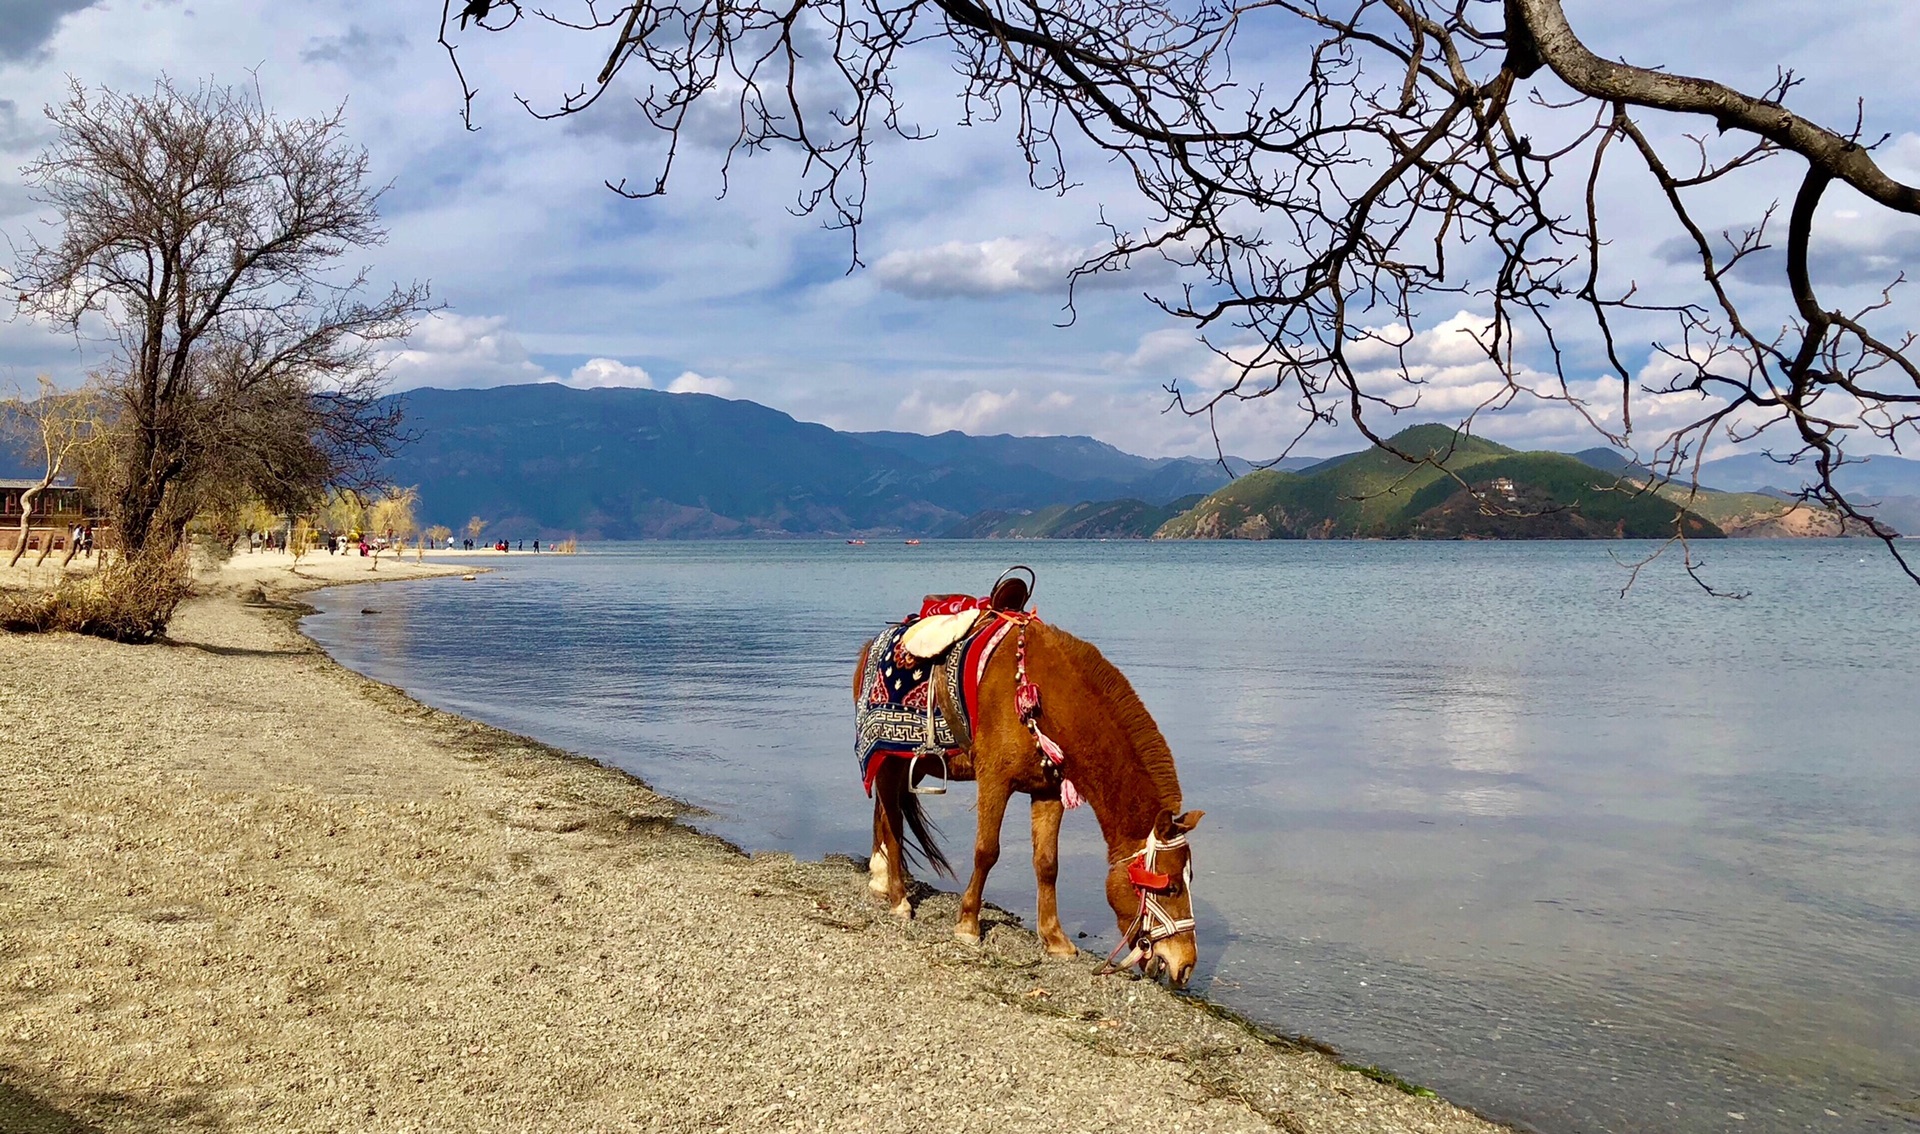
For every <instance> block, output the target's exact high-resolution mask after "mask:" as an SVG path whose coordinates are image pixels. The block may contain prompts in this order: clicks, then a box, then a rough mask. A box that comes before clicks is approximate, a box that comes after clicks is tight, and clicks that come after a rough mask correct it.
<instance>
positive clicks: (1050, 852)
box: [1033, 795, 1079, 957]
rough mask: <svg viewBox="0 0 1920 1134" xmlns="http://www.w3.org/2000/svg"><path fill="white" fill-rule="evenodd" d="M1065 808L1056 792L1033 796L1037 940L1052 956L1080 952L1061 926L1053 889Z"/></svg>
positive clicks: (1057, 895) (1058, 866) (1058, 865)
mask: <svg viewBox="0 0 1920 1134" xmlns="http://www.w3.org/2000/svg"><path fill="white" fill-rule="evenodd" d="M1066 810H1067V809H1066V808H1065V807H1063V806H1061V804H1060V797H1059V796H1058V795H1036V796H1034V797H1033V879H1034V882H1035V883H1037V886H1036V890H1037V891H1038V893H1039V898H1040V943H1041V944H1042V945H1044V946H1046V950H1047V952H1048V953H1050V954H1052V955H1053V956H1055V957H1071V956H1073V955H1075V954H1076V953H1078V952H1079V950H1078V949H1075V948H1074V947H1073V942H1071V941H1069V940H1067V935H1066V932H1065V931H1064V930H1062V929H1061V928H1060V898H1059V894H1058V893H1056V892H1055V889H1054V883H1056V882H1058V881H1059V879H1060V817H1061V816H1062V815H1064V814H1066Z"/></svg>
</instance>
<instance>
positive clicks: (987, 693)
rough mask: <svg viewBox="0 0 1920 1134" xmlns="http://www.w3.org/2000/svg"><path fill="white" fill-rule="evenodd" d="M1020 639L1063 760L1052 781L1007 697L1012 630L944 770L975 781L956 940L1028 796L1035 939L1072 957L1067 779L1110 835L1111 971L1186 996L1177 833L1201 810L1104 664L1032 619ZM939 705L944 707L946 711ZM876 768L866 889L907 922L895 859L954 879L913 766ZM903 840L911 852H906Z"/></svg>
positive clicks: (1183, 873)
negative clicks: (1063, 883) (1062, 876)
mask: <svg viewBox="0 0 1920 1134" xmlns="http://www.w3.org/2000/svg"><path fill="white" fill-rule="evenodd" d="M1016 632H1022V633H1024V634H1025V636H1026V669H1027V679H1028V680H1029V681H1031V682H1032V683H1033V684H1034V685H1035V686H1037V687H1038V688H1039V690H1040V694H1041V709H1040V715H1039V724H1040V727H1041V728H1042V729H1043V730H1044V732H1045V733H1046V735H1047V736H1049V737H1050V738H1052V739H1053V740H1054V741H1055V742H1056V743H1058V744H1059V746H1060V748H1061V749H1062V751H1063V752H1064V754H1065V760H1064V762H1063V764H1062V766H1061V768H1060V772H1059V773H1058V774H1056V773H1055V772H1052V771H1049V770H1048V769H1047V768H1046V767H1045V766H1044V764H1043V761H1042V758H1041V755H1040V753H1039V750H1038V746H1037V743H1036V741H1035V738H1034V735H1033V733H1032V732H1030V731H1029V730H1028V728H1027V726H1026V724H1025V723H1024V722H1023V721H1022V720H1021V717H1020V714H1019V711H1018V709H1017V708H1016V706H1015V700H1014V691H1015V669H1016V661H1015V656H1016V653H1017V650H1016V648H1015V643H1014V641H1013V640H1012V639H1013V634H1009V635H1008V640H1006V641H1003V642H1002V643H1001V645H1000V647H999V648H998V649H997V650H996V651H995V652H994V655H993V657H992V659H991V660H990V661H989V663H988V665H987V669H986V672H985V673H984V675H983V676H982V677H981V680H980V692H979V714H978V719H976V720H975V721H974V722H973V729H972V737H971V740H972V743H971V745H970V746H968V747H967V748H964V749H963V750H961V751H960V752H958V753H957V754H955V755H953V756H951V757H950V758H949V759H948V762H947V775H948V778H950V779H955V780H974V781H977V782H978V783H979V785H980V797H979V829H978V831H977V833H976V835H975V838H974V847H973V875H972V877H971V878H970V879H968V881H967V889H966V892H965V893H964V894H963V895H962V896H961V899H960V919H959V922H958V923H957V924H956V925H955V926H954V931H953V932H954V936H955V937H958V938H959V939H960V940H962V941H966V942H969V943H974V944H977V943H978V942H979V940H980V902H981V894H982V892H983V891H984V890H985V888H986V884H987V872H988V871H990V870H992V869H993V866H994V863H996V862H998V861H999V859H1000V823H1001V819H1002V818H1003V817H1004V816H1005V815H1006V810H1007V802H1008V800H1009V799H1010V798H1011V796H1012V794H1013V793H1014V792H1016V791H1018V792H1025V793H1026V794H1027V795H1029V796H1031V797H1032V800H1033V804H1032V819H1033V873H1034V877H1035V878H1036V879H1037V881H1038V883H1039V915H1040V917H1039V921H1040V939H1041V942H1042V943H1043V944H1044V945H1045V946H1046V950H1047V952H1048V953H1050V954H1053V955H1055V956H1062V957H1071V956H1073V955H1075V953H1076V952H1077V950H1076V949H1075V948H1074V946H1073V942H1071V941H1069V940H1068V939H1067V935H1066V933H1065V932H1063V931H1062V930H1061V928H1060V913H1059V907H1058V901H1057V897H1056V894H1055V881H1056V879H1057V878H1058V877H1059V851H1060V821H1061V817H1062V814H1063V811H1064V808H1063V805H1062V803H1061V778H1062V776H1064V777H1065V778H1066V779H1068V780H1071V781H1072V782H1073V784H1074V785H1075V787H1077V788H1078V790H1079V792H1080V794H1081V796H1082V797H1083V798H1084V799H1085V800H1086V802H1087V804H1088V805H1089V806H1091V807H1092V808H1093V813H1094V816H1095V818H1096V819H1097V820H1098V821H1099V823H1100V832H1101V834H1102V835H1104V836H1105V837H1106V842H1107V863H1108V870H1107V904H1108V905H1110V906H1112V907H1113V913H1114V918H1115V919H1116V921H1117V922H1118V924H1119V927H1120V934H1121V938H1122V942H1121V944H1122V947H1123V948H1130V949H1131V952H1130V953H1129V954H1128V956H1127V957H1126V959H1125V960H1123V961H1121V962H1119V964H1118V966H1117V967H1118V968H1122V969H1124V968H1130V967H1132V965H1134V964H1135V963H1136V962H1138V963H1140V964H1142V965H1143V966H1144V967H1145V969H1146V972H1147V975H1149V976H1158V975H1159V974H1160V973H1162V972H1164V973H1165V974H1166V976H1167V978H1168V980H1169V981H1170V982H1171V983H1172V984H1173V985H1174V987H1176V988H1177V987H1181V986H1183V985H1185V984H1186V982H1187V979H1188V978H1189V977H1190V976H1192V974H1193V967H1194V962H1195V961H1196V959H1197V957H1198V951H1197V948H1196V946H1195V943H1194V935H1193V920H1192V919H1193V904H1192V894H1191V892H1190V889H1189V888H1190V886H1191V883H1192V857H1191V852H1190V851H1189V850H1188V848H1187V841H1186V836H1187V832H1189V831H1191V830H1193V828H1194V826H1195V825H1196V824H1197V823H1199V821H1200V816H1201V814H1202V812H1199V811H1189V812H1185V813H1182V812H1181V801H1180V779H1179V776H1178V775H1177V774H1176V773H1175V771H1174V767H1173V753H1172V752H1171V751H1170V750H1169V749H1168V747H1167V742H1166V739H1165V738H1164V737H1162V736H1161V735H1160V729H1159V727H1158V726H1156V725H1155V724H1154V723H1153V717H1152V716H1150V715H1149V714H1148V713H1147V710H1146V706H1144V705H1142V704H1141V703H1140V697H1139V695H1138V694H1136V693H1135V692H1134V691H1133V686H1131V685H1130V684H1128V683H1127V679H1126V677H1124V676H1123V675H1122V674H1121V673H1120V671H1119V670H1118V669H1115V668H1114V666H1113V663H1111V662H1109V661H1107V659H1106V658H1104V657H1102V656H1101V655H1100V651H1098V650H1096V649H1094V648H1093V647H1092V646H1091V645H1089V644H1087V643H1086V642H1083V641H1081V640H1080V639H1078V638H1076V637H1074V636H1073V635H1071V634H1069V633H1067V632H1066V631H1064V630H1061V629H1058V628H1056V627H1053V626H1049V625H1047V624H1045V623H1043V622H1040V621H1039V620H1037V619H1035V620H1032V621H1030V622H1028V623H1027V624H1026V625H1025V626H1024V627H1018V628H1016ZM872 645H873V643H872V642H868V643H867V645H866V646H864V647H862V648H861V651H860V662H859V665H858V666H857V667H856V668H855V671H854V696H855V698H856V699H857V698H858V697H859V696H860V690H861V689H862V688H863V686H864V683H865V677H866V669H867V665H868V653H869V651H870V649H871V648H872ZM936 684H937V682H936ZM942 701H943V702H944V701H945V698H944V697H943V698H942ZM942 709H943V711H944V712H949V713H950V712H951V711H952V707H951V706H947V705H944V704H943V705H942ZM876 758H877V759H881V760H882V761H883V764H882V766H881V768H880V769H879V771H878V772H877V774H876V776H875V779H874V785H873V803H874V806H873V856H872V858H871V859H870V860H869V869H870V871H871V873H872V878H871V880H870V885H871V886H872V888H873V890H874V892H875V893H876V894H877V895H879V896H880V897H881V898H882V899H883V900H884V901H885V902H886V904H887V905H888V906H890V907H891V908H892V910H893V912H894V913H896V914H898V915H899V916H901V917H911V916H912V906H911V904H910V903H909V902H908V900H907V887H906V882H907V872H906V864H905V862H904V861H903V859H902V854H903V851H904V850H917V851H918V852H919V853H920V854H921V856H923V857H924V858H925V859H926V861H927V862H928V863H929V864H930V865H932V866H933V867H934V868H935V869H937V870H939V871H941V872H942V873H945V874H949V875H951V873H952V872H951V869H950V868H949V866H948V864H947V861H946V858H945V857H944V856H943V855H942V854H941V852H940V849H939V847H938V846H937V845H936V844H935V842H934V840H933V838H932V836H931V833H930V832H929V831H928V829H927V826H926V821H925V816H924V815H923V814H922V812H921V809H920V802H919V799H918V798H917V797H916V796H914V795H913V794H912V793H910V792H909V790H908V789H909V788H910V787H911V786H912V785H911V784H910V783H909V782H908V775H909V769H910V765H909V763H908V761H907V760H904V759H900V758H898V757H887V756H880V757H876ZM930 763H932V762H931V761H925V760H923V761H920V762H919V763H918V764H917V765H913V766H911V767H913V768H914V769H915V772H914V776H913V778H914V779H915V780H916V781H917V780H918V779H920V778H922V777H923V776H924V775H925V774H926V773H927V772H928V771H929V764H930ZM903 839H906V840H909V842H910V845H909V846H905V847H903V842H902V841H903ZM1115 952H1116V953H1117V952H1119V950H1116V951H1115ZM1109 960H1111V958H1109Z"/></svg>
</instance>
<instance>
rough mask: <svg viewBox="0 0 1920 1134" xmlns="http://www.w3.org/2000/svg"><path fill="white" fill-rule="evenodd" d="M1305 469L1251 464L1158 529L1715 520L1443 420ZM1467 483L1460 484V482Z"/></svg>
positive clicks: (1446, 532)
mask: <svg viewBox="0 0 1920 1134" xmlns="http://www.w3.org/2000/svg"><path fill="white" fill-rule="evenodd" d="M1389 441H1390V443H1391V444H1392V445H1393V446H1394V447H1395V448H1397V449H1399V450H1400V451H1401V452H1403V453H1409V454H1413V455H1416V456H1425V457H1428V458H1430V461H1431V463H1429V464H1420V465H1414V464H1409V463H1407V462H1406V461H1403V460H1401V459H1400V458H1399V457H1397V456H1395V455H1394V454H1392V453H1389V452H1387V451H1385V450H1383V449H1378V448H1376V449H1371V450H1368V451H1366V452H1363V453H1358V454H1355V455H1354V456H1352V457H1348V458H1346V459H1344V460H1340V461H1337V462H1327V463H1325V464H1322V465H1319V466H1315V467H1314V468H1312V469H1309V470H1307V471H1305V472H1300V473H1291V472H1281V471H1278V470H1266V471H1262V472H1256V473H1250V474H1248V475H1247V476H1244V477H1241V478H1240V479H1239V480H1237V481H1235V482H1234V483H1232V484H1230V485H1228V486H1226V487H1225V488H1222V489H1220V490H1219V491H1218V492H1215V493H1214V494H1213V495H1211V496H1208V497H1207V498H1206V499H1204V500H1202V501H1201V502H1200V503H1199V504H1197V505H1195V506H1194V507H1193V508H1192V509H1190V510H1189V511H1187V512H1185V513H1183V514H1181V515H1179V516H1176V517H1174V518H1173V519H1171V520H1169V521H1168V522H1167V523H1166V525H1165V526H1163V527H1162V528H1161V529H1160V530H1159V531H1158V532H1157V533H1155V535H1156V538H1160V539H1610V538H1611V539H1617V538H1628V539H1657V538H1661V537H1664V536H1669V535H1672V534H1673V533H1674V531H1675V530H1676V527H1675V525H1676V523H1677V522H1678V523H1683V524H1684V525H1685V530H1686V532H1687V534H1688V535H1689V536H1692V537H1695V538H1715V537H1719V536H1721V535H1723V534H1724V533H1723V532H1722V531H1721V529H1720V527H1719V526H1718V525H1716V524H1715V523H1713V522H1712V521H1711V520H1709V519H1708V518H1706V517H1705V516H1703V515H1701V514H1700V513H1699V511H1698V509H1694V510H1689V509H1686V508H1683V507H1681V506H1680V505H1679V504H1677V503H1675V502H1674V501H1673V500H1671V499H1668V498H1666V497H1665V496H1662V495H1657V494H1654V493H1650V492H1645V491H1641V490H1640V489H1639V488H1638V487H1637V486H1636V484H1635V483H1634V482H1632V481H1629V480H1623V479H1622V478H1621V477H1620V476H1618V475H1610V474H1609V473H1606V472H1603V471H1601V470H1599V469H1596V468H1594V467H1593V466H1592V465H1590V464H1588V463H1586V462H1584V461H1581V460H1578V459H1576V458H1574V457H1571V456H1568V455H1566V454H1564V453H1545V452H1534V453H1522V452H1519V451H1517V450H1514V449H1510V448H1508V447H1507V446H1505V445H1500V444H1497V443H1495V442H1492V441H1487V440H1484V439H1482V438H1478V437H1472V436H1467V435H1463V434H1459V433H1456V432H1455V431H1454V430H1452V429H1450V428H1448V427H1447V426H1444V425H1417V426H1414V427H1413V428H1411V429H1407V430H1404V431H1402V432H1401V433H1399V434H1397V435H1395V436H1394V437H1392V438H1389ZM1463 482H1464V483H1463Z"/></svg>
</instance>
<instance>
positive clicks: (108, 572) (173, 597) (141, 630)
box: [0, 551, 193, 643]
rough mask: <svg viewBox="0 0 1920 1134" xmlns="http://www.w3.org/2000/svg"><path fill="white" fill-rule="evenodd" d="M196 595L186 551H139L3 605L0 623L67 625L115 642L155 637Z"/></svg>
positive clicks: (39, 627)
mask: <svg viewBox="0 0 1920 1134" xmlns="http://www.w3.org/2000/svg"><path fill="white" fill-rule="evenodd" d="M192 594H193V581H192V572H191V570H190V567H189V562H188V559H187V554H186V552H184V551H182V552H179V553H177V554H174V555H168V556H159V555H146V556H135V557H133V558H131V559H118V560H115V561H114V562H113V563H111V564H109V565H107V566H105V567H102V568H100V569H98V570H96V571H93V572H91V573H88V574H84V575H63V576H62V577H61V578H60V580H59V582H57V583H55V584H54V585H53V586H51V587H48V588H46V589H44V590H38V591H27V592H25V593H24V594H17V595H13V596H10V597H9V598H7V599H6V601H5V605H4V606H0V628H4V629H7V630H11V631H14V632H15V633H49V632H53V631H60V630H65V631H69V632H71V633H75V634H90V635H93V636H94V637H96V638H107V639H110V640H112V641H115V642H136V643H138V642H151V641H153V640H154V639H155V638H158V637H159V636H160V635H161V634H163V633H165V632H166V629H167V623H168V621H169V620H171V619H172V618H173V612H174V610H175V609H177V608H178V607H179V605H180V604H181V603H182V602H185V601H186V600H187V598H188V597H189V596H190V595H192Z"/></svg>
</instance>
